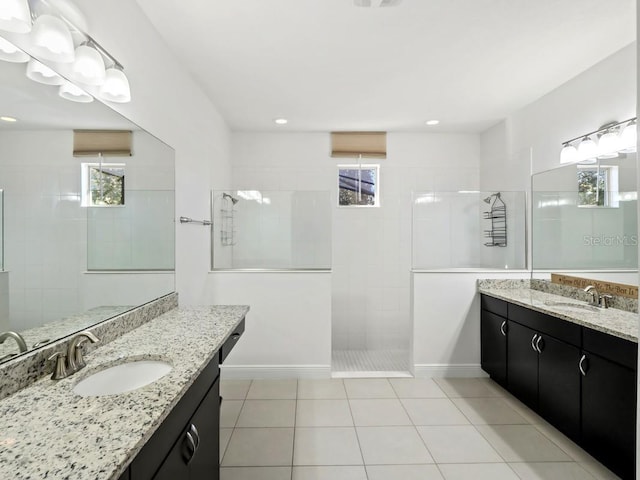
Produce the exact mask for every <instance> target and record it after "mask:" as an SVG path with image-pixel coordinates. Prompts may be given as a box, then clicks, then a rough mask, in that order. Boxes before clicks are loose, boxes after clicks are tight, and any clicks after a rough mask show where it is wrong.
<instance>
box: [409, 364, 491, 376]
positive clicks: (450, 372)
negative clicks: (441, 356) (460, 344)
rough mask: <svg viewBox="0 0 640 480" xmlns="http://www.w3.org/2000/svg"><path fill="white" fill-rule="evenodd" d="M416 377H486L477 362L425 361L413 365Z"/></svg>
mask: <svg viewBox="0 0 640 480" xmlns="http://www.w3.org/2000/svg"><path fill="white" fill-rule="evenodd" d="M414 375H415V377H416V378H433V377H435V378H442V377H465V378H474V377H488V375H487V374H486V373H485V371H484V370H482V368H481V367H480V365H479V364H474V363H469V364H453V365H452V364H446V363H445V364H439V363H427V364H416V365H414Z"/></svg>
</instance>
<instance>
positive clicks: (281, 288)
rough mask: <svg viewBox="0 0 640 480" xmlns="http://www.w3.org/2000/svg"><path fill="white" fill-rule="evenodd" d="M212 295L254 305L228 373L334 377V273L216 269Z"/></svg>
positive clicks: (215, 301) (231, 356) (217, 301)
mask: <svg viewBox="0 0 640 480" xmlns="http://www.w3.org/2000/svg"><path fill="white" fill-rule="evenodd" d="M210 276H211V282H210V283H211V286H212V288H211V290H210V291H209V296H208V298H207V301H208V302H209V303H213V304H236V305H238V304H239V305H249V306H250V307H251V310H250V312H249V314H248V315H247V319H246V330H245V333H244V335H243V337H242V339H241V341H239V342H238V344H237V345H236V346H235V347H234V349H233V351H232V352H231V354H229V356H228V357H227V359H226V360H225V367H224V375H225V377H226V378H256V377H257V378H260V377H284V378H292V377H293V378H295V377H305V376H306V377H328V376H329V373H330V364H331V273H330V272H325V273H277V272H269V273H247V272H215V273H211V274H210Z"/></svg>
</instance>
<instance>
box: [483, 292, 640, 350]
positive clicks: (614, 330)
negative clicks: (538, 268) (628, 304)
mask: <svg viewBox="0 0 640 480" xmlns="http://www.w3.org/2000/svg"><path fill="white" fill-rule="evenodd" d="M478 291H479V292H480V293H483V294H485V295H489V296H491V297H495V298H499V299H501V300H506V301H507V302H511V303H515V304H516V305H522V306H523V307H527V308H530V309H532V310H537V311H538V312H542V313H546V314H547V315H551V316H554V317H557V318H561V319H562V320H566V321H568V322H572V323H576V324H578V325H582V326H585V327H588V328H591V329H593V330H598V331H600V332H604V333H608V334H610V335H614V336H616V337H620V338H624V339H625V340H631V341H632V342H636V343H638V314H637V313H633V312H627V311H624V310H618V309H616V308H607V309H604V308H597V307H594V308H593V309H589V310H582V309H581V308H580V307H576V308H575V309H573V308H571V307H570V306H567V304H578V305H586V303H585V302H582V301H580V300H577V299H574V298H567V297H564V296H560V295H554V294H552V293H547V292H542V291H539V290H534V289H531V288H518V287H516V288H500V287H490V286H483V285H482V284H480V285H479V286H478ZM554 302H555V303H560V304H564V306H558V305H556V306H554V305H553V303H554Z"/></svg>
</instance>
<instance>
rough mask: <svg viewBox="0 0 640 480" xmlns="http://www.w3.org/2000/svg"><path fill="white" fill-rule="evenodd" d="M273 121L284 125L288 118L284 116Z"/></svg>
mask: <svg viewBox="0 0 640 480" xmlns="http://www.w3.org/2000/svg"><path fill="white" fill-rule="evenodd" d="M274 122H276V123H277V124H278V125H286V124H287V123H289V120H287V119H286V118H276V119H275V120H274Z"/></svg>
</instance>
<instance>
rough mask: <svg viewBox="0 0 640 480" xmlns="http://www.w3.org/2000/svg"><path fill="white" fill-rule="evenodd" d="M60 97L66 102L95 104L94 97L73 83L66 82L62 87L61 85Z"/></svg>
mask: <svg viewBox="0 0 640 480" xmlns="http://www.w3.org/2000/svg"><path fill="white" fill-rule="evenodd" d="M58 95H60V96H61V97H62V98H64V99H65V100H71V101H72V102H78V103H91V102H93V97H92V96H91V95H89V94H88V93H87V92H85V91H84V90H82V89H81V88H80V87H78V86H76V85H74V84H73V83H71V82H64V83H63V84H62V85H60V88H59V89H58Z"/></svg>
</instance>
